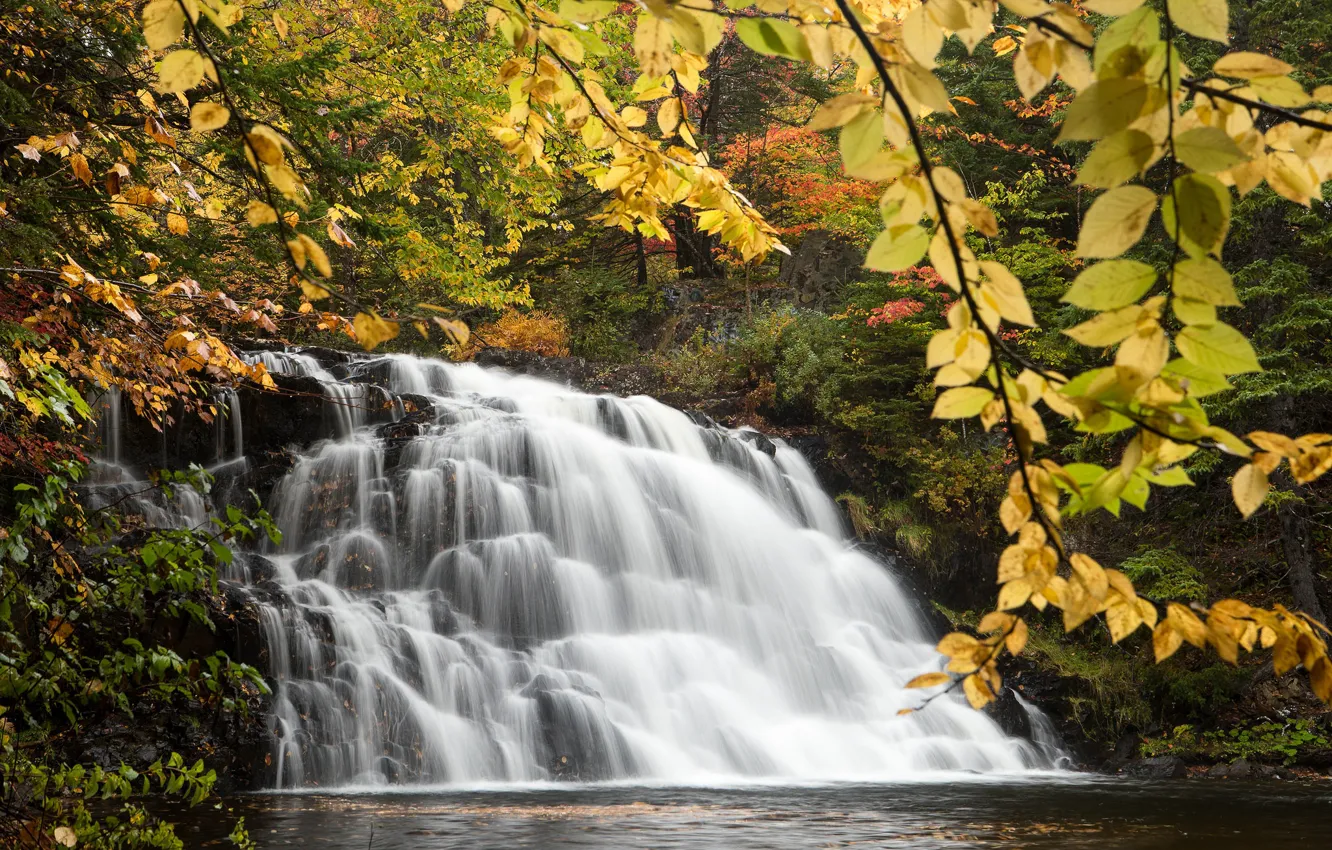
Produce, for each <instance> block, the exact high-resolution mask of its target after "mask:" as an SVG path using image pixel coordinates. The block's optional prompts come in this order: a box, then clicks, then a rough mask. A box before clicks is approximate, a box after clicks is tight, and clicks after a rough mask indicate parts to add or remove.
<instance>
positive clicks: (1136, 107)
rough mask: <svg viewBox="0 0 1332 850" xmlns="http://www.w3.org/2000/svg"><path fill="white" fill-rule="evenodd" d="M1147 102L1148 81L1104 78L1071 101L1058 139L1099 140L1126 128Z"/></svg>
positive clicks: (1067, 140)
mask: <svg viewBox="0 0 1332 850" xmlns="http://www.w3.org/2000/svg"><path fill="white" fill-rule="evenodd" d="M1146 105H1147V84H1146V83H1145V82H1143V81H1142V80H1140V79H1137V78H1134V77H1121V78H1118V79H1109V80H1100V81H1098V82H1095V83H1092V84H1091V85H1090V86H1088V87H1087V88H1085V89H1083V90H1082V91H1081V92H1079V93H1078V96H1077V97H1076V98H1075V99H1074V100H1073V103H1071V104H1069V107H1068V113H1067V114H1066V115H1065V116H1064V123H1063V126H1061V127H1060V128H1059V138H1058V139H1056V140H1055V141H1056V143H1058V142H1069V141H1078V140H1082V141H1095V140H1096V139H1103V138H1105V137H1106V136H1109V135H1110V134H1111V133H1117V132H1119V131H1120V130H1123V129H1124V128H1125V127H1127V126H1128V125H1129V124H1131V123H1133V121H1134V120H1136V119H1137V117H1138V116H1139V115H1141V114H1142V110H1143V107H1144V106H1146Z"/></svg>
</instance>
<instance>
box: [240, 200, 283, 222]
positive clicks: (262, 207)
mask: <svg viewBox="0 0 1332 850" xmlns="http://www.w3.org/2000/svg"><path fill="white" fill-rule="evenodd" d="M245 220H246V221H247V222H249V225H250V226H251V227H259V226H260V225H264V224H273V223H274V222H276V221H277V211H276V210H274V209H273V208H272V207H270V206H269V205H268V204H266V203H264V202H263V201H250V203H249V205H248V206H247V207H246V208H245Z"/></svg>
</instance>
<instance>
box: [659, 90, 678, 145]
mask: <svg viewBox="0 0 1332 850" xmlns="http://www.w3.org/2000/svg"><path fill="white" fill-rule="evenodd" d="M679 124H680V99H679V98H678V97H673V98H671V99H669V100H665V101H662V104H661V106H658V107H657V126H658V127H659V128H661V134H662V135H663V136H667V137H669V136H671V135H673V134H674V133H675V128H676V127H677V126H678V125H679Z"/></svg>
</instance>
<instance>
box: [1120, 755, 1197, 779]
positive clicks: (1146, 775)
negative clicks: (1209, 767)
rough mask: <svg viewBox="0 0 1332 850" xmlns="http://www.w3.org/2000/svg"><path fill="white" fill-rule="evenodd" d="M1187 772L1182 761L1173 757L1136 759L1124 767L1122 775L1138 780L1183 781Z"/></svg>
mask: <svg viewBox="0 0 1332 850" xmlns="http://www.w3.org/2000/svg"><path fill="white" fill-rule="evenodd" d="M1188 772H1189V771H1188V768H1187V767H1186V766H1185V765H1184V760H1183V759H1180V758H1177V757H1175V756H1158V757H1156V758H1149V759H1138V760H1137V761H1131V762H1129V763H1128V764H1126V765H1124V773H1126V774H1128V775H1129V776H1135V777H1137V778H1139V779H1183V778H1184V777H1185V776H1187V775H1188Z"/></svg>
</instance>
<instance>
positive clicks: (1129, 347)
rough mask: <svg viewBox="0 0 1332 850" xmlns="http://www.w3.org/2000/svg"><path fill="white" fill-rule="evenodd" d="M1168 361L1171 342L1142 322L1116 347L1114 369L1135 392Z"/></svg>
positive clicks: (1155, 327) (1157, 327)
mask: <svg viewBox="0 0 1332 850" xmlns="http://www.w3.org/2000/svg"><path fill="white" fill-rule="evenodd" d="M1168 359H1170V342H1169V340H1167V339H1166V335H1165V331H1164V330H1162V328H1161V325H1160V323H1159V322H1156V321H1150V322H1144V323H1140V324H1139V326H1138V327H1137V328H1136V329H1135V330H1134V332H1133V333H1131V334H1129V336H1128V338H1127V339H1125V340H1124V342H1123V344H1121V345H1120V346H1119V352H1118V353H1117V354H1116V355H1115V368H1116V370H1117V372H1118V374H1119V377H1120V381H1121V382H1123V383H1125V384H1127V385H1129V386H1130V387H1134V388H1136V387H1138V386H1141V385H1142V384H1145V383H1146V382H1147V381H1149V380H1151V379H1152V378H1155V377H1156V376H1157V375H1159V374H1160V373H1161V369H1162V368H1163V367H1164V366H1165V364H1166V361H1167V360H1168ZM1126 498H1127V497H1126Z"/></svg>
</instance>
